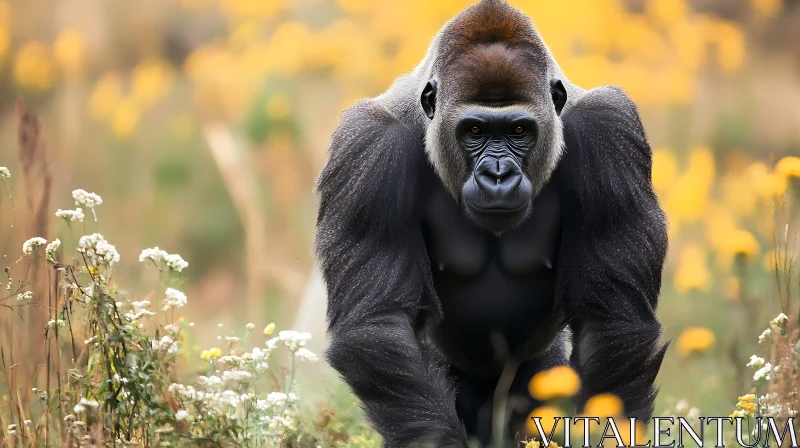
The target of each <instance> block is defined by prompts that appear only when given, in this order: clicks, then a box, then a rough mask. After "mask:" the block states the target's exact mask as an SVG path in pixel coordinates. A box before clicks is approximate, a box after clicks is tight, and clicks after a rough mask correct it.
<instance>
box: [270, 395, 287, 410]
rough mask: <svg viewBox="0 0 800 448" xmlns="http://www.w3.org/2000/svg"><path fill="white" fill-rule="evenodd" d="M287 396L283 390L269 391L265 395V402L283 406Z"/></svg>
mask: <svg viewBox="0 0 800 448" xmlns="http://www.w3.org/2000/svg"><path fill="white" fill-rule="evenodd" d="M288 398H289V396H288V395H286V394H285V393H283V392H270V393H269V395H267V403H269V404H270V405H271V406H275V407H283V405H284V404H285V403H286V400H287V399H288Z"/></svg>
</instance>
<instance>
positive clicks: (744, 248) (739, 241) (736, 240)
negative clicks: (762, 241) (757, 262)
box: [730, 230, 760, 257]
mask: <svg viewBox="0 0 800 448" xmlns="http://www.w3.org/2000/svg"><path fill="white" fill-rule="evenodd" d="M730 248H731V252H733V253H734V254H736V255H744V256H746V257H752V256H753V255H755V254H756V253H758V251H759V250H760V247H759V245H758V242H757V241H756V237H754V236H753V234H752V233H750V232H748V231H747V230H737V231H736V232H733V234H732V235H731V236H730Z"/></svg>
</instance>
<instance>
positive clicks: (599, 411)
mask: <svg viewBox="0 0 800 448" xmlns="http://www.w3.org/2000/svg"><path fill="white" fill-rule="evenodd" d="M622 409H623V406H622V400H621V399H620V398H619V397H618V396H616V395H614V394H600V395H595V396H593V397H591V398H589V400H587V401H586V406H584V408H583V415H585V416H587V417H600V418H605V417H616V416H618V415H621V414H622Z"/></svg>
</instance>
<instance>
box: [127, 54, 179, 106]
mask: <svg viewBox="0 0 800 448" xmlns="http://www.w3.org/2000/svg"><path fill="white" fill-rule="evenodd" d="M171 84H172V74H171V73H170V71H169V68H168V67H167V66H166V65H164V64H163V63H161V62H158V61H149V62H143V63H141V64H139V65H137V66H136V68H134V69H133V74H132V78H131V90H132V95H133V96H134V97H135V98H136V99H137V100H138V101H139V103H140V104H142V106H144V107H145V108H147V107H151V106H152V105H154V104H155V103H156V102H157V101H158V100H160V99H161V98H163V97H164V95H166V94H167V93H168V92H169V88H170V85H171Z"/></svg>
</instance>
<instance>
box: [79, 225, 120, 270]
mask: <svg viewBox="0 0 800 448" xmlns="http://www.w3.org/2000/svg"><path fill="white" fill-rule="evenodd" d="M78 252H80V253H84V254H86V255H87V256H88V257H89V258H90V260H91V261H92V262H93V263H94V262H95V261H96V260H95V259H97V260H98V261H102V262H103V263H104V264H107V265H109V266H111V265H113V264H114V263H116V262H118V261H119V253H118V252H117V248H116V247H114V245H113V244H109V243H108V241H106V239H105V238H103V235H101V234H99V233H93V234H91V235H85V236H82V237H81V239H80V240H79V241H78Z"/></svg>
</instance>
